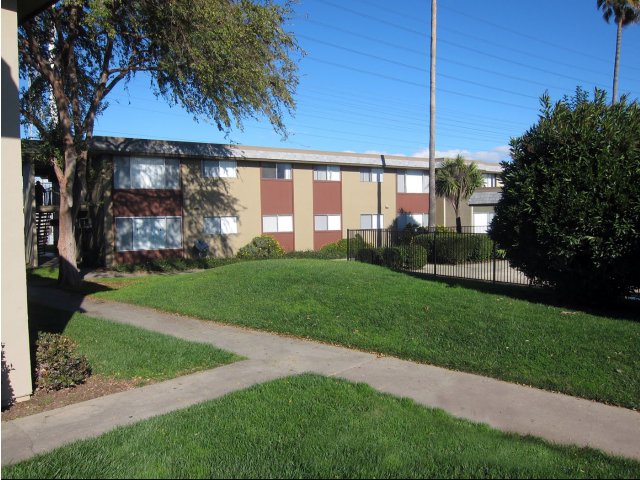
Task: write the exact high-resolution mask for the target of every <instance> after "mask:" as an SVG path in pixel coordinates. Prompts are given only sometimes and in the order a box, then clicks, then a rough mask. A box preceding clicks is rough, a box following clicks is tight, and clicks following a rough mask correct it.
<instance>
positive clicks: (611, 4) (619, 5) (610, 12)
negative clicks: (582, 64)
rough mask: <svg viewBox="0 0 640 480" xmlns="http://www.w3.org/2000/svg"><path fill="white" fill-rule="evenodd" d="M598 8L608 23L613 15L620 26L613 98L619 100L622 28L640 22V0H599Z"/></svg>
mask: <svg viewBox="0 0 640 480" xmlns="http://www.w3.org/2000/svg"><path fill="white" fill-rule="evenodd" d="M597 1H598V10H602V17H603V18H604V19H605V20H606V22H607V23H609V21H610V20H611V18H612V17H613V19H614V21H615V22H616V25H617V26H618V32H617V39H616V60H615V63H614V66H613V100H612V103H616V102H617V101H618V69H619V67H620V46H621V44H622V29H623V28H624V27H626V26H627V25H630V24H632V23H638V22H640V0H597Z"/></svg>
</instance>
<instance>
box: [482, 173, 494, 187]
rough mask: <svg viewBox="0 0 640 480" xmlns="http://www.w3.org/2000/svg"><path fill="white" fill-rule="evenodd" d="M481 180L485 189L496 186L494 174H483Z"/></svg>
mask: <svg viewBox="0 0 640 480" xmlns="http://www.w3.org/2000/svg"><path fill="white" fill-rule="evenodd" d="M482 178H483V179H484V186H485V187H495V186H496V174H495V173H483V174H482Z"/></svg>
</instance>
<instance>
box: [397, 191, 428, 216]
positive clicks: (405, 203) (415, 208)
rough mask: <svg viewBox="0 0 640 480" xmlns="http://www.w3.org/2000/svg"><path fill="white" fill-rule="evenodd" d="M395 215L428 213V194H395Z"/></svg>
mask: <svg viewBox="0 0 640 480" xmlns="http://www.w3.org/2000/svg"><path fill="white" fill-rule="evenodd" d="M396 208H397V209H398V212H397V213H401V212H410V213H428V212H429V194H428V193H396Z"/></svg>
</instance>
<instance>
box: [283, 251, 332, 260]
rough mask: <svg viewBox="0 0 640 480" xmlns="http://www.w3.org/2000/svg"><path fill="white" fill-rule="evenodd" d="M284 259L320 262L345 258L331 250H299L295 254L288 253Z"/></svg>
mask: <svg viewBox="0 0 640 480" xmlns="http://www.w3.org/2000/svg"><path fill="white" fill-rule="evenodd" d="M283 258H313V259H318V260H336V259H339V258H344V257H343V256H342V255H341V254H339V253H337V252H335V251H332V250H329V251H323V250H320V251H316V250H299V251H295V252H287V253H285V254H284V257H283Z"/></svg>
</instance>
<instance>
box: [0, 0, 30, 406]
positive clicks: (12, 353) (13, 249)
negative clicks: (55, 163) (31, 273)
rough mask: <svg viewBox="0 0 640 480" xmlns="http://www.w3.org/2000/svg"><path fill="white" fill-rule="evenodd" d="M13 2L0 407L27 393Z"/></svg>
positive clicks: (1, 254) (6, 44)
mask: <svg viewBox="0 0 640 480" xmlns="http://www.w3.org/2000/svg"><path fill="white" fill-rule="evenodd" d="M16 12H17V3H16V0H2V150H1V153H2V161H1V162H0V211H1V214H2V216H1V221H0V236H1V238H2V240H1V248H0V264H1V267H0V270H1V295H2V306H1V308H0V313H1V316H2V405H3V406H4V405H6V404H8V403H9V402H10V401H11V400H16V401H20V400H24V399H27V398H28V397H29V395H31V392H32V391H31V361H30V356H29V329H28V318H27V285H26V275H25V248H24V212H23V205H22V165H21V164H22V162H21V149H20V118H19V113H18V112H19V107H18V47H17V45H18V42H17V25H18V18H17V13H16Z"/></svg>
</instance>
